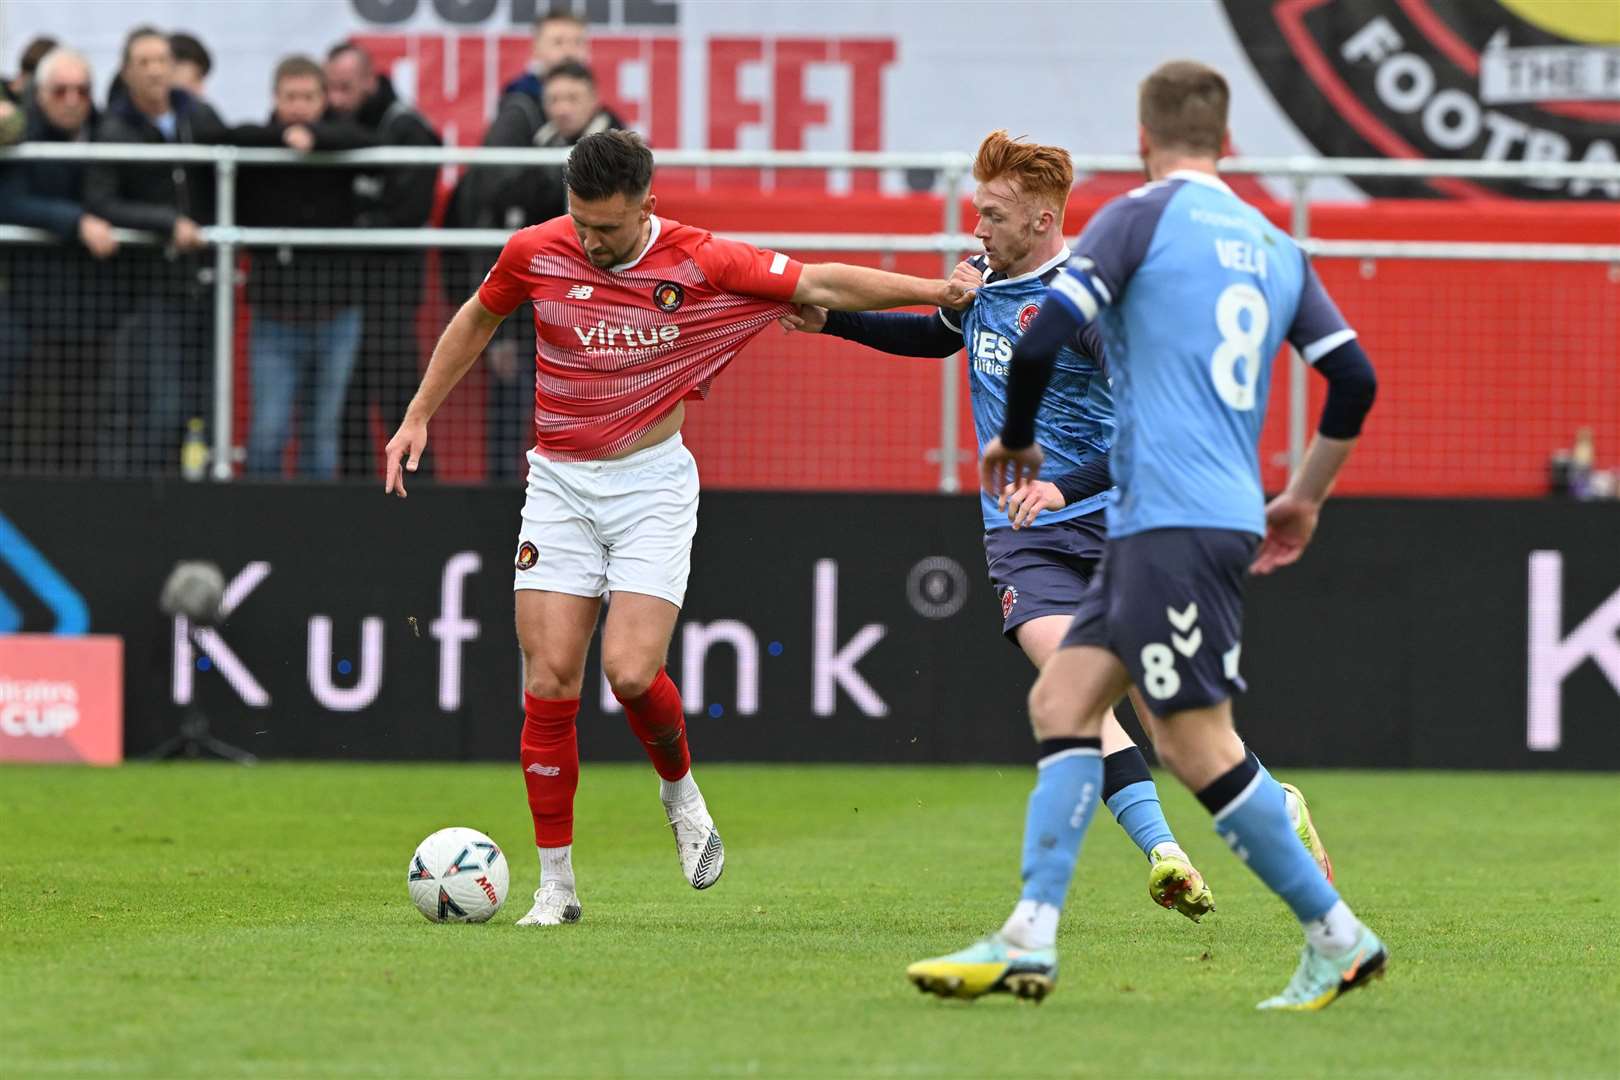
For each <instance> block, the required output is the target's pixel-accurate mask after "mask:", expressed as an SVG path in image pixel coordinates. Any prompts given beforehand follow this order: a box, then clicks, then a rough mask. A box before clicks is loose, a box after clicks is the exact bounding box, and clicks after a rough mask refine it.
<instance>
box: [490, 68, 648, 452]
mask: <svg viewBox="0 0 1620 1080" xmlns="http://www.w3.org/2000/svg"><path fill="white" fill-rule="evenodd" d="M542 94H543V101H544V104H545V112H546V122H545V123H544V124H542V125H540V130H539V131H536V132H535V133H534V138H533V140H532V141H533V144H534V145H535V146H546V147H561V146H573V145H574V144H575V143H577V142H579V140H581V139H583V138H584V137H585V136H587V135H594V134H595V133H596V132H598V131H606V130H608V129H609V128H617V127H621V126H622V125H621V124H620V123H619V122H618V120H617V118H615V117H614V115H613V114H612V113H611V112H609V111H608V110H607V109H606V108H604V107H603V105H602V102H601V99H600V98H598V97H597V95H596V77H595V76H594V75H592V74H591V69H590V68H588V67H586V66H585V65H584V64H581V63H579V62H578V61H576V60H564V61H563V62H562V63H560V64H556V65H554V66H553V67H552V68H551V69H550V71H549V72H548V73H547V75H546V82H545V87H544V89H543V91H542ZM508 200H509V201H510V202H511V203H512V204H513V205H514V206H517V207H520V208H521V210H522V215H523V216H522V220H523V223H524V224H530V225H532V224H536V223H538V222H542V221H549V220H551V219H552V218H554V217H557V216H558V215H560V214H566V213H567V212H568V191H567V189H566V188H565V187H564V186H563V179H562V166H561V165H536V166H532V167H530V168H527V169H525V170H523V172H522V173H521V174H520V175H519V176H518V178H517V179H516V180H515V181H514V182H513V183H512V184H511V185H509V187H508ZM507 323H510V324H516V325H517V326H518V327H519V328H520V329H522V328H523V320H522V319H508V320H507ZM529 347H530V343H529V341H528V339H527V338H526V337H518V338H516V339H515V340H514V337H513V335H511V334H501V335H500V336H498V337H497V338H496V339H495V341H494V342H493V343H492V344H491V345H490V347H489V350H488V352H487V353H486V354H485V360H486V361H488V364H487V368H488V372H489V397H488V407H489V419H488V420H487V422H486V423H485V424H484V432H485V438H486V440H487V446H488V454H489V459H488V460H489V463H490V466H489V467H490V474H491V477H492V478H497V479H510V478H511V477H513V476H515V475H516V474H517V472H518V469H519V467H520V463H519V459H518V456H517V454H516V453H515V452H514V451H522V450H526V449H527V448H528V446H529V440H530V439H531V438H532V437H533V431H532V428H533V425H534V364H533V363H532V362H531V359H530V355H529V353H528V352H527V349H528V348H529Z"/></svg>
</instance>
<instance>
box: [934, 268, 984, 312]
mask: <svg viewBox="0 0 1620 1080" xmlns="http://www.w3.org/2000/svg"><path fill="white" fill-rule="evenodd" d="M977 293H978V287H977V286H970V285H967V284H964V283H963V282H961V281H958V280H957V278H956V272H955V271H954V270H953V271H952V272H951V277H950V280H948V281H943V282H941V283H940V290H939V306H940V307H942V308H950V309H951V310H952V311H961V310H963V309H964V308H966V307H967V306H968V305H969V304H971V303H973V297H974V296H975V295H976V294H977Z"/></svg>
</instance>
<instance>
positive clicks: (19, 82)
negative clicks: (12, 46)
mask: <svg viewBox="0 0 1620 1080" xmlns="http://www.w3.org/2000/svg"><path fill="white" fill-rule="evenodd" d="M54 48H56V39H55V38H52V37H37V38H35V39H34V40H32V41H30V42H29V43H28V44H27V45H26V46H24V47H23V52H22V58H21V59H20V60H19V61H18V63H17V69H18V70H17V74H16V75H14V76H12V77H10V78H3V77H0V146H10V145H12V144H13V143H16V142H17V141H19V140H20V139H22V137H23V127H24V124H25V119H24V116H23V112H24V107H25V106H26V105H27V103H28V99H29V98H30V97H31V96H32V95H31V94H30V90H31V88H32V83H33V78H34V71H35V69H36V68H38V67H39V62H40V61H41V60H43V59H44V58H45V56H46V54H47V53H49V52H50V51H51V50H52V49H54Z"/></svg>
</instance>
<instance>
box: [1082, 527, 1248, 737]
mask: <svg viewBox="0 0 1620 1080" xmlns="http://www.w3.org/2000/svg"><path fill="white" fill-rule="evenodd" d="M1259 543H1260V538H1259V537H1257V536H1255V535H1254V534H1252V533H1246V532H1236V531H1233V530H1229V529H1150V530H1149V531H1147V532H1141V533H1136V534H1134V535H1132V536H1125V537H1120V538H1116V539H1112V540H1110V541H1109V543H1108V551H1107V553H1106V554H1105V555H1104V556H1103V560H1102V563H1101V565H1099V566H1098V568H1097V573H1096V575H1095V576H1094V577H1093V578H1092V581H1091V587H1090V588H1089V589H1087V590H1086V595H1085V596H1084V597H1083V598H1082V599H1081V601H1080V604H1079V607H1078V609H1077V610H1076V611H1075V614H1074V622H1073V623H1072V624H1071V625H1070V626H1069V630H1068V633H1066V634H1065V635H1064V636H1063V647H1064V648H1072V647H1074V646H1077V645H1095V646H1097V647H1099V648H1103V649H1107V650H1108V651H1109V652H1111V653H1113V654H1114V655H1115V656H1117V657H1119V659H1120V661H1121V662H1122V663H1123V664H1124V665H1125V667H1126V669H1127V670H1129V671H1130V673H1131V681H1132V682H1134V683H1135V684H1136V686H1137V689H1139V690H1141V691H1142V696H1143V697H1144V698H1146V699H1147V703H1148V706H1149V707H1150V708H1151V709H1152V710H1153V711H1154V712H1155V713H1158V714H1159V715H1160V716H1168V715H1170V714H1171V713H1175V712H1180V711H1182V710H1184V709H1200V708H1204V707H1206V706H1209V705H1217V704H1219V703H1220V702H1222V701H1225V700H1226V699H1227V698H1230V697H1231V696H1233V695H1234V694H1237V693H1240V692H1241V691H1243V690H1244V689H1245V686H1244V683H1243V679H1242V677H1241V676H1240V675H1239V674H1238V658H1239V656H1240V655H1241V653H1242V650H1243V645H1242V641H1243V586H1244V579H1245V577H1246V576H1247V574H1248V570H1249V563H1250V562H1251V561H1252V560H1253V559H1254V553H1255V549H1256V548H1257V547H1258V546H1259Z"/></svg>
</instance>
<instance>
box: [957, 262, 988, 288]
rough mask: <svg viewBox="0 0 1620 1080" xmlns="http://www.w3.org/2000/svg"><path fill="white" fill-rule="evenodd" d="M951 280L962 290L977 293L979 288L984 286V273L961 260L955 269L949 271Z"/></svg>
mask: <svg viewBox="0 0 1620 1080" xmlns="http://www.w3.org/2000/svg"><path fill="white" fill-rule="evenodd" d="M951 280H952V281H954V282H956V283H957V284H958V285H960V286H962V288H964V289H969V290H972V291H973V292H977V291H978V289H979V286H980V285H983V284H984V271H983V270H980V269H979V268H978V267H977V266H974V265H973V264H972V263H971V262H969V261H968V260H966V259H963V260H962V261H961V262H959V263H957V264H956V269H954V270H952V271H951Z"/></svg>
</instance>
